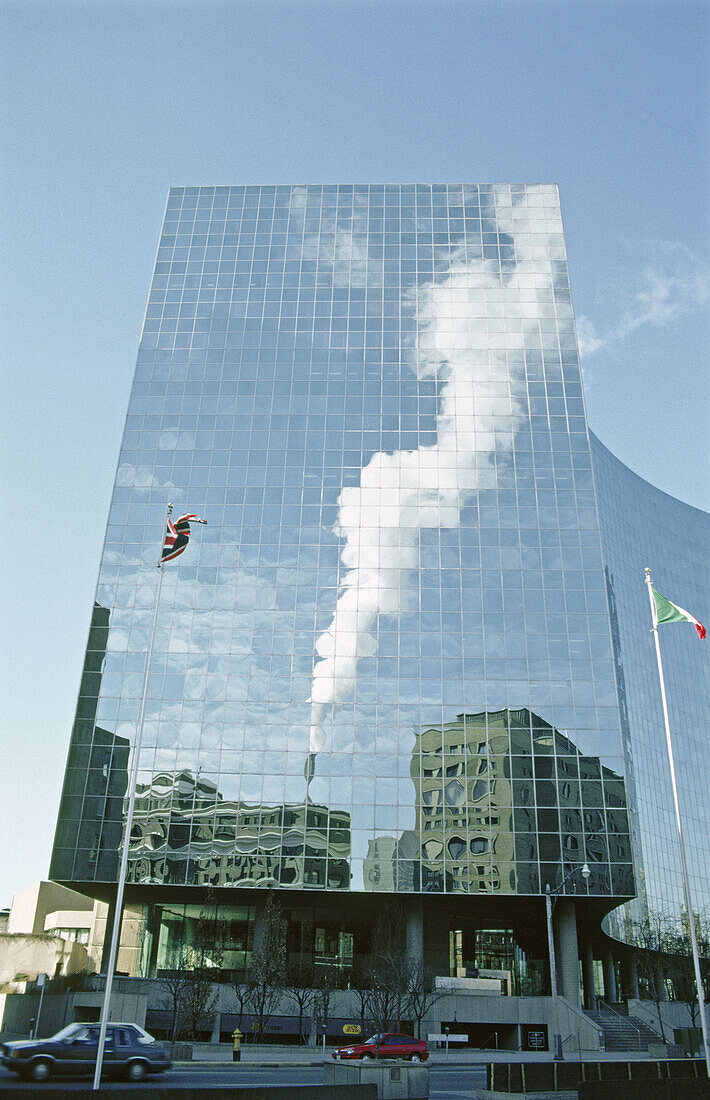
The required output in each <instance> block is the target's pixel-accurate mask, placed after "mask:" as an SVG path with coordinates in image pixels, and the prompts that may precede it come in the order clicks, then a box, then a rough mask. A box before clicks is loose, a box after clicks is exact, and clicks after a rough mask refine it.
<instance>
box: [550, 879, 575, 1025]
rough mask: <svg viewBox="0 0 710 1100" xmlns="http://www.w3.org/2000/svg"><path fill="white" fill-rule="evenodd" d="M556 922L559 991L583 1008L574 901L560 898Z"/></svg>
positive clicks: (571, 1002) (566, 998)
mask: <svg viewBox="0 0 710 1100" xmlns="http://www.w3.org/2000/svg"><path fill="white" fill-rule="evenodd" d="M554 922H555V939H556V946H557V987H558V991H559V993H560V994H561V995H562V996H563V997H564V998H565V1000H567V1001H569V1002H570V1004H573V1005H574V1006H575V1008H581V1007H582V1001H581V997H580V991H579V946H578V943H577V916H576V912H575V907H574V902H573V901H570V900H569V899H567V898H560V900H559V901H558V902H557V905H556V906H555V912H554Z"/></svg>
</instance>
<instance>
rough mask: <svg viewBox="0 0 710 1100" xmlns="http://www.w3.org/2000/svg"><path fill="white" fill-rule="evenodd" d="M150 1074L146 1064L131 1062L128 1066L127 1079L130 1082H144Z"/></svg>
mask: <svg viewBox="0 0 710 1100" xmlns="http://www.w3.org/2000/svg"><path fill="white" fill-rule="evenodd" d="M147 1072H148V1067H147V1066H146V1064H145V1062H129V1063H128V1065H127V1066H126V1079H127V1080H128V1081H142V1080H143V1078H144V1077H145V1075H146V1073H147Z"/></svg>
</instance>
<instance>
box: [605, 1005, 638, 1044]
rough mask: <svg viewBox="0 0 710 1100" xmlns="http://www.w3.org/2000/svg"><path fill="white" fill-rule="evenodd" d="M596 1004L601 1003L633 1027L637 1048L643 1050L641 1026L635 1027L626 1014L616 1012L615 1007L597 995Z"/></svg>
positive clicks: (608, 1010)
mask: <svg viewBox="0 0 710 1100" xmlns="http://www.w3.org/2000/svg"><path fill="white" fill-rule="evenodd" d="M597 1004H598V1005H601V1006H602V1008H605V1009H606V1010H607V1012H612V1013H613V1014H614V1015H615V1016H617V1017H618V1018H619V1019H620V1020H625V1021H626V1023H627V1024H631V1026H632V1028H633V1029H634V1031H635V1032H636V1034H637V1036H638V1040H637V1041H638V1049H639V1050H643V1047H642V1045H641V1028H640V1027H636V1024H635V1023H633V1022H632V1020H631V1019H630V1018H629V1017H628V1016H623V1015H622V1014H621V1012H617V1011H616V1009H615V1008H612V1007H611V1005H610V1004H607V1002H606V1001H603V1000H602V999H601V997H597Z"/></svg>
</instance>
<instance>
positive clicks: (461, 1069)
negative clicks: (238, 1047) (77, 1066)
mask: <svg viewBox="0 0 710 1100" xmlns="http://www.w3.org/2000/svg"><path fill="white" fill-rule="evenodd" d="M430 1070H431V1074H430V1078H429V1081H430V1100H475V1097H476V1092H477V1089H479V1088H485V1087H486V1067H485V1066H471V1065H468V1066H467V1065H448V1066H443V1065H441V1064H439V1065H432V1066H430ZM113 1083H114V1084H116V1083H117V1082H113ZM157 1083H159V1084H160V1086H161V1087H163V1088H169V1089H176V1090H178V1089H184V1088H188V1087H193V1088H204V1087H207V1088H210V1087H212V1088H215V1087H218V1086H223V1085H226V1084H233V1085H242V1086H243V1087H245V1088H248V1087H252V1088H253V1087H254V1086H256V1085H274V1086H275V1085H321V1084H323V1070H322V1069H321V1067H320V1066H308V1065H306V1066H299V1065H293V1066H284V1067H281V1066H279V1067H274V1068H273V1069H272V1068H268V1069H267V1068H266V1067H264V1068H257V1067H254V1068H252V1067H251V1066H250V1065H249V1064H248V1063H245V1064H242V1065H238V1066H224V1065H214V1066H211V1065H210V1064H209V1062H201V1063H195V1064H193V1065H191V1066H179V1067H178V1068H177V1069H172V1070H170V1071H169V1072H168V1073H166V1074H164V1075H163V1076H162V1077H150V1078H148V1081H147V1082H146V1083H145V1084H138V1085H129V1084H125V1083H124V1084H123V1087H124V1088H125V1089H126V1090H127V1091H129V1090H130V1091H131V1092H140V1091H141V1090H142V1089H144V1088H145V1087H146V1086H147V1087H153V1086H155V1084H157ZM8 1085H9V1086H14V1087H15V1088H19V1089H21V1090H22V1091H23V1092H24V1091H27V1092H28V1093H32V1092H34V1095H35V1096H37V1095H39V1094H40V1092H42V1093H44V1092H48V1093H51V1092H53V1091H55V1090H56V1089H61V1088H66V1087H67V1086H70V1087H71V1088H76V1089H81V1090H82V1091H83V1090H86V1091H89V1090H90V1087H91V1082H89V1081H77V1080H70V1079H67V1078H64V1080H54V1081H48V1082H47V1083H46V1084H43V1085H34V1084H30V1083H24V1082H18V1079H17V1077H16V1076H15V1075H14V1074H13V1073H10V1072H9V1071H8V1070H5V1069H2V1068H0V1096H2V1090H3V1088H5V1087H7V1086H8Z"/></svg>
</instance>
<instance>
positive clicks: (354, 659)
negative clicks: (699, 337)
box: [52, 185, 633, 954]
mask: <svg viewBox="0 0 710 1100" xmlns="http://www.w3.org/2000/svg"><path fill="white" fill-rule="evenodd" d="M168 501H172V502H173V504H174V506H175V514H176V515H179V514H180V513H181V512H183V511H184V512H197V513H199V514H201V515H203V516H204V517H205V518H206V519H207V520H208V522H209V526H208V527H206V528H200V529H199V530H198V531H195V532H193V537H192V540H191V543H190V546H189V548H188V550H187V552H186V553H185V554H184V555H183V556H182V557H181V558H180V559H179V562H177V563H175V564H174V565H172V566H168V567H167V568H166V571H165V577H164V583H163V589H162V596H161V603H160V609H159V613H158V620H157V624H158V625H157V634H156V641H155V649H154V655H153V661H152V665H151V669H150V677H149V684H148V700H147V710H146V723H145V733H144V740H143V748H142V751H141V756H140V760H139V800H138V812H137V818H136V829H135V830H134V833H133V834H132V837H131V851H130V863H131V869H130V881H131V883H132V884H133V885H134V886H139V885H141V884H145V885H151V886H156V885H170V886H174V887H179V886H187V885H200V886H205V887H213V888H216V887H220V886H234V885H239V884H242V885H249V886H258V887H263V886H270V885H271V886H278V887H282V888H285V889H286V888H298V889H313V890H341V891H371V890H372V891H375V890H380V891H392V890H396V891H399V892H419V891H425V892H442V893H461V894H466V893H471V892H476V893H494V894H495V893H500V894H506V893H507V894H511V893H522V894H525V893H539V892H541V891H544V885H545V883H546V882H551V884H552V885H556V884H557V883H559V882H561V881H562V879H563V878H564V877H565V876H566V875H567V874H568V872H569V871H570V870H572V869H573V868H574V867H575V866H580V865H581V863H582V862H583V861H585V860H586V861H587V862H589V863H590V866H591V865H592V864H594V867H595V874H594V875H593V876H592V877H591V878H590V880H589V884H588V885H585V883H584V882H583V881H581V880H580V881H577V880H576V878H575V876H574V875H573V876H572V877H571V878H570V879H568V882H567V885H566V887H565V889H566V890H568V891H569V892H571V893H581V892H591V893H596V894H601V895H609V896H619V897H628V896H630V895H631V894H632V893H633V882H632V876H631V864H630V855H629V845H628V835H627V834H626V833H625V826H624V814H625V804H626V794H625V779H624V776H625V759H624V747H623V744H622V737H621V727H620V713H619V704H618V698H617V681H616V676H615V667H614V660H613V654H612V641H611V632H610V619H609V612H608V607H607V592H606V585H605V576H604V570H603V565H602V555H601V546H600V533H599V524H598V518H597V503H596V497H595V490H594V483H593V477H592V467H591V458H590V450H589V440H588V435H587V425H586V417H585V409H584V402H583V396H582V388H581V381H580V371H579V362H578V353H577V345H576V337H575V329H574V320H573V314H572V303H571V297H570V289H569V282H568V275H567V264H566V257H565V245H564V237H563V232H562V223H561V217H560V208H559V201H558V196H557V191H556V188H555V187H554V186H544V185H531V186H525V185H510V186H509V185H504V186H493V185H402V186H399V185H392V186H374V185H373V186H366V185H362V186H360V185H356V186H309V187H306V186H304V187H219V188H190V187H188V188H175V189H173V190H172V191H171V192H170V196H169V198H168V202H167V209H166V213H165V221H164V226H163V231H162V235H161V238H160V245H159V249H158V255H157V262H156V267H155V275H154V278H153V283H152V287H151V291H150V298H149V302H148V308H147V313H146V320H145V325H144V332H143V336H142V340H141V345H140V352H139V357H138V364H137V368H136V377H135V382H134V385H133V390H132V394H131V399H130V407H129V412H128V417H127V421H126V430H125V435H124V439H123V446H122V450H121V456H120V462H119V467H118V473H117V478H116V486H115V491H114V496H113V501H112V505H111V513H110V518H109V525H108V529H107V536H106V543H105V548H104V553H103V558H102V563H101V571H100V577H99V584H98V590H97V597H96V614H95V629H94V630H93V631H92V635H91V639H90V643H89V652H88V655H87V664H86V671H85V676H84V679H83V681H82V692H81V698H80V701H79V708H78V712H77V720H76V726H75V730H74V735H73V740H72V747H71V751H70V759H69V767H68V771H67V781H66V786H65V793H64V797H63V800H62V806H61V811H60V822H59V827H58V832H57V840H56V846H55V851H54V859H53V863H52V877H53V878H55V879H58V880H60V881H73V882H80V883H91V882H100V881H104V882H110V881H111V880H115V877H116V871H117V856H116V853H117V849H118V844H117V832H116V824H117V821H116V811H117V808H118V810H119V817H120V806H121V795H122V793H123V791H125V775H126V766H127V752H126V751H125V749H126V747H127V746H130V745H131V744H132V743H133V742H134V739H135V733H136V725H137V720H138V713H139V705H140V698H139V697H140V693H141V685H142V678H143V671H144V661H145V651H146V644H147V640H148V632H149V630H150V624H151V620H152V610H153V601H154V598H155V589H156V570H155V562H156V557H157V554H158V549H159V546H160V542H161V538H162V532H163V524H164V517H165V509H166V504H167V502H168ZM469 718H470V729H469ZM474 735H475V736H474ZM437 756H438V761H437V760H435V759H434V758H435V757H437ZM427 768H428V769H429V772H430V773H431V774H428V775H427V774H426V769H427ZM437 768H438V769H439V771H440V772H441V775H440V776H438V777H437V776H435V775H434V772H435V771H436V769H437ZM450 769H453V771H452V773H451V775H449V770H450ZM585 769H586V770H585ZM454 773H455V774H454ZM474 773H475V774H474ZM527 780H530V781H529V782H528V781H527ZM111 792H118V793H116V794H115V795H112V794H111ZM585 798H586V799H587V801H586V802H585ZM101 799H104V802H102V801H101ZM590 800H591V801H590ZM104 804H105V806H106V807H107V809H106V812H105V813H104V809H103V806H104ZM434 811H436V812H434ZM565 815H567V817H565ZM585 815H586V816H585ZM570 826H572V827H570ZM426 834H429V835H426ZM619 834H621V837H622V839H621V841H619V840H618V835H619ZM521 855H522V859H523V862H524V866H523V867H522V868H518V862H519V861H520V859H521ZM615 863H616V864H619V865H622V864H623V867H622V866H619V868H616V869H615ZM617 872H618V873H617ZM331 950H334V948H333V949H331V946H328V945H327V944H326V943H325V941H324V946H323V951H324V952H325V954H329V953H331ZM343 950H345V949H344V948H342V947H340V946H339V947H338V951H343Z"/></svg>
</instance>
